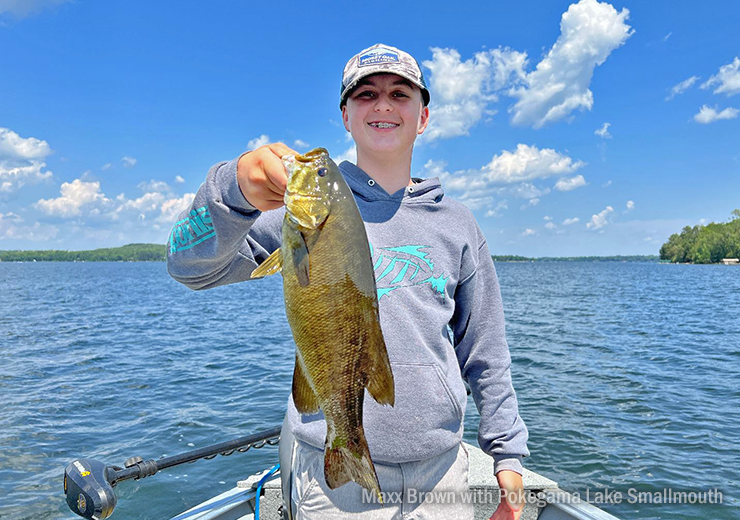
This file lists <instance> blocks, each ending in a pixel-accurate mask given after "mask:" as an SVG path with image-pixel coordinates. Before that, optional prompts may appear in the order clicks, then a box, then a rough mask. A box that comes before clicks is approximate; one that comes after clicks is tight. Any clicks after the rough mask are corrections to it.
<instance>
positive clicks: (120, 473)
mask: <svg viewBox="0 0 740 520" xmlns="http://www.w3.org/2000/svg"><path fill="white" fill-rule="evenodd" d="M280 429H281V428H280V426H276V427H274V428H271V429H269V430H265V431H262V432H258V433H255V434H252V435H248V436H246V437H240V438H238V439H234V440H231V441H226V442H221V443H219V444H213V445H212V446H206V447H204V448H198V449H196V450H193V451H189V452H186V453H182V454H180V455H173V456H172V457H163V458H161V459H159V460H147V461H145V460H143V459H142V458H141V457H131V458H130V459H127V460H126V462H124V463H123V465H124V467H123V468H121V467H120V466H107V465H105V464H104V463H102V462H100V461H97V460H92V459H78V460H75V461H74V462H72V463H70V464H69V465H68V466H67V467H66V468H65V470H64V494H65V496H66V497H67V505H68V506H69V508H70V509H71V510H72V512H74V513H76V514H78V515H79V516H81V517H83V518H90V519H93V520H103V519H104V518H108V517H109V516H110V515H111V514H113V509H114V508H115V507H116V494H115V493H114V492H113V488H114V487H116V484H118V483H119V482H121V481H123V480H129V479H132V478H133V479H135V480H139V479H142V478H144V477H149V476H151V475H154V474H155V473H156V472H158V471H160V470H163V469H165V468H170V467H172V466H177V465H179V464H184V463H186V462H195V461H196V460H198V459H212V458H214V457H215V456H216V455H231V454H232V453H234V452H235V451H238V452H241V453H243V452H245V451H247V450H248V449H250V448H261V447H263V446H264V445H266V444H269V445H271V446H274V445H276V444H277V443H278V441H279V439H280Z"/></svg>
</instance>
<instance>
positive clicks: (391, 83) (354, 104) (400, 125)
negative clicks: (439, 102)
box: [342, 74, 429, 153]
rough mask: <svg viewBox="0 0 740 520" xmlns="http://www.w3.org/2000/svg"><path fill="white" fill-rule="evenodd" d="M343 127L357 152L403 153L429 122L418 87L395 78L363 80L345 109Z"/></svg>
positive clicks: (384, 76)
mask: <svg viewBox="0 0 740 520" xmlns="http://www.w3.org/2000/svg"><path fill="white" fill-rule="evenodd" d="M342 119H343V121H344V127H345V128H346V129H347V131H348V132H351V133H352V137H353V139H354V140H355V144H356V145H357V149H358V152H360V151H362V152H366V153H373V152H384V153H393V152H404V151H407V150H410V149H411V148H412V146H413V144H414V141H415V140H416V136H417V135H421V134H422V133H423V132H424V129H425V128H426V127H427V123H428V122H429V108H428V107H425V106H423V103H422V97H421V90H420V89H419V87H417V86H416V85H414V84H413V83H411V82H410V81H408V80H407V79H404V78H402V77H401V76H396V75H395V74H375V75H372V76H368V77H366V78H364V79H362V80H361V81H360V83H359V85H358V86H357V87H356V88H355V89H354V90H353V91H352V92H351V93H350V95H349V96H348V97H347V103H346V104H345V105H344V106H343V107H342Z"/></svg>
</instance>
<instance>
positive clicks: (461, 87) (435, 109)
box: [422, 47, 527, 141]
mask: <svg viewBox="0 0 740 520" xmlns="http://www.w3.org/2000/svg"><path fill="white" fill-rule="evenodd" d="M526 63H527V55H526V53H521V52H518V51H515V50H512V49H509V48H508V47H506V48H498V49H493V50H490V51H481V52H477V53H476V54H475V55H474V56H473V57H472V58H470V59H467V60H465V61H462V59H461V57H460V53H459V52H458V51H457V50H455V49H441V48H438V47H434V48H432V59H431V60H427V61H425V62H424V66H425V67H427V68H428V69H429V70H430V71H431V74H430V75H429V91H430V93H431V98H432V106H431V118H430V120H429V126H428V127H427V129H426V131H425V132H424V134H423V136H422V139H423V140H425V141H434V140H435V139H444V138H450V137H457V136H461V135H468V132H469V130H470V129H471V128H472V127H473V126H474V125H475V124H476V123H478V122H479V121H480V119H481V118H482V117H483V116H484V115H485V114H488V115H493V114H494V113H495V111H493V110H490V109H487V106H488V104H489V103H490V102H492V101H497V100H498V98H497V96H496V95H495V93H494V92H495V91H496V90H500V89H502V88H503V87H504V86H505V85H508V84H509V83H510V82H511V81H516V80H517V79H521V78H523V77H524V67H525V65H526ZM512 77H513V80H512Z"/></svg>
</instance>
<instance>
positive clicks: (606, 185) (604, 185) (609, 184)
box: [601, 181, 612, 188]
mask: <svg viewBox="0 0 740 520" xmlns="http://www.w3.org/2000/svg"><path fill="white" fill-rule="evenodd" d="M611 185H612V181H606V182H605V183H604V184H602V185H601V187H602V188H608V187H609V186H611Z"/></svg>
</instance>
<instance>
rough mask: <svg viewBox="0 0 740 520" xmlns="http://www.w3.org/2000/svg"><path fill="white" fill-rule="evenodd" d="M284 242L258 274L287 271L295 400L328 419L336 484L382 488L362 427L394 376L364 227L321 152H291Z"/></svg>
mask: <svg viewBox="0 0 740 520" xmlns="http://www.w3.org/2000/svg"><path fill="white" fill-rule="evenodd" d="M283 162H284V164H285V167H286V171H287V172H288V185H287V189H286V191H285V206H286V211H285V218H284V220H283V227H282V245H281V247H280V248H279V249H277V250H276V251H275V252H273V253H272V254H271V255H270V256H269V257H268V258H267V260H265V261H264V262H263V263H262V264H261V265H260V266H259V267H258V268H257V269H255V270H254V272H253V273H252V275H251V276H252V278H259V277H262V276H269V275H271V274H275V273H278V272H281V271H282V275H283V289H284V295H285V311H286V314H287V317H288V323H289V324H290V328H291V330H292V332H293V338H294V340H295V344H296V347H297V349H296V362H295V369H294V372H293V389H292V392H293V401H294V402H295V406H296V409H297V410H298V411H299V412H300V413H302V414H312V413H317V412H318V411H319V409H321V410H323V412H324V416H325V418H326V426H327V433H326V441H325V445H324V476H325V478H326V483H327V485H328V486H329V488H331V489H335V488H337V487H339V486H342V485H344V484H346V483H347V482H349V481H350V480H352V481H354V482H356V483H358V484H359V485H361V486H363V487H364V488H366V489H368V490H370V491H374V492H375V493H377V495H378V497H379V498H380V500H381V502H382V497H381V494H380V485H379V483H378V477H377V474H376V472H375V467H374V465H373V462H372V459H371V458H370V450H369V448H368V445H367V440H366V439H365V431H364V429H363V426H362V410H363V401H364V397H365V388H367V390H368V392H369V393H370V395H371V396H372V397H373V398H374V399H375V400H376V401H377V402H378V403H380V404H388V405H391V406H393V404H394V399H395V391H394V383H393V373H392V371H391V365H390V361H389V359H388V353H387V351H386V346H385V341H384V340H383V333H382V331H381V329H380V318H379V315H378V300H377V289H376V286H375V275H374V273H373V266H372V259H371V255H370V247H369V244H368V240H367V235H366V233H365V225H364V223H363V221H362V217H361V216H360V212H359V210H358V209H357V204H356V203H355V199H354V196H353V195H352V191H351V190H350V188H349V186H348V185H347V182H346V181H345V180H344V177H343V176H342V174H341V172H340V171H339V168H338V167H337V165H336V164H335V163H334V161H332V160H331V158H330V157H329V153H328V152H327V151H326V150H325V149H323V148H317V149H315V150H312V151H310V152H308V153H306V154H303V155H296V156H295V157H293V156H285V157H283Z"/></svg>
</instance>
